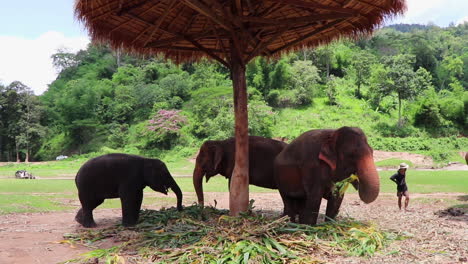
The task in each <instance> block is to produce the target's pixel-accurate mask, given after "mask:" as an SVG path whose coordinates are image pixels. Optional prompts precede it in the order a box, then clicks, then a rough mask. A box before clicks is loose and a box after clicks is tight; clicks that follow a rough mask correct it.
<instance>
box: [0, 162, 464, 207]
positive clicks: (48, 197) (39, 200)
mask: <svg viewBox="0 0 468 264" xmlns="http://www.w3.org/2000/svg"><path fill="white" fill-rule="evenodd" d="M379 173H380V177H381V181H380V182H381V192H383V193H394V192H395V191H396V187H395V184H394V183H393V182H392V181H390V180H389V177H390V176H391V175H392V174H393V173H394V172H393V171H380V172H379ZM176 181H177V183H178V184H179V186H180V188H181V189H182V190H183V192H195V190H194V188H193V184H192V178H191V177H176ZM407 183H408V186H409V190H410V192H412V193H437V192H457V193H468V172H466V171H411V170H410V171H408V176H407ZM203 189H204V191H205V192H228V186H227V180H226V179H225V178H224V177H220V176H218V177H214V178H211V179H210V181H209V182H208V183H205V182H204V186H203ZM250 191H251V192H255V193H261V192H276V191H275V190H271V189H265V188H260V187H256V186H250ZM145 192H146V193H151V192H153V191H152V190H151V189H150V188H146V189H145ZM348 192H350V193H355V192H356V191H355V190H354V189H353V188H349V189H348ZM159 200H167V201H174V202H175V198H173V197H153V196H151V197H148V195H146V196H145V201H144V204H152V203H157V202H158V201H159ZM72 203H73V204H74V205H77V204H79V202H78V197H77V190H76V187H75V182H74V181H73V180H52V179H44V180H18V179H0V214H7V213H13V212H38V211H57V210H67V209H72V208H74V207H73V206H72V205H71V204H72ZM101 207H103V208H119V207H120V202H119V200H118V199H111V200H106V202H105V203H104V204H103V205H102V206H101Z"/></svg>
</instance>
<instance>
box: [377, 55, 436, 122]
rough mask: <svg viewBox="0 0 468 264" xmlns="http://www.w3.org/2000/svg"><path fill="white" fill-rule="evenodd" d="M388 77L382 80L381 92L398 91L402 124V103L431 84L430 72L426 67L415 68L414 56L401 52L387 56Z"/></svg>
mask: <svg viewBox="0 0 468 264" xmlns="http://www.w3.org/2000/svg"><path fill="white" fill-rule="evenodd" d="M384 62H385V64H386V70H387V73H386V76H385V77H386V78H385V80H383V81H381V85H380V86H379V88H380V92H382V93H383V94H384V95H389V94H391V93H396V94H397V98H398V125H399V126H402V120H401V105H402V101H403V100H408V99H412V98H414V97H415V96H416V95H418V94H419V93H420V92H421V91H422V90H424V89H427V88H428V87H429V86H430V85H431V84H430V81H431V80H430V73H429V72H428V71H427V70H425V69H424V68H419V69H418V71H417V72H415V71H414V70H413V63H414V56H412V55H407V54H400V55H397V56H391V57H386V58H385V59H384Z"/></svg>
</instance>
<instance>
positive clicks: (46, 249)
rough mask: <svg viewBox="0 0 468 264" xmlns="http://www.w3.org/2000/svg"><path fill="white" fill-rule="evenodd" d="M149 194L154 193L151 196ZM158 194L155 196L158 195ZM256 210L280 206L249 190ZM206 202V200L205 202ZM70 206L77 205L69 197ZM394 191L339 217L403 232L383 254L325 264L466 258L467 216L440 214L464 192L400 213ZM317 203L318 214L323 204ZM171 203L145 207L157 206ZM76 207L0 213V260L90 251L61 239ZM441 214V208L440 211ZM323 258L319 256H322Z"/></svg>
mask: <svg viewBox="0 0 468 264" xmlns="http://www.w3.org/2000/svg"><path fill="white" fill-rule="evenodd" d="M151 195H153V194H151ZM158 195H160V194H154V196H158ZM184 196H185V197H184V203H185V205H190V204H192V203H193V202H195V200H196V197H195V194H194V193H184ZM206 198H207V199H206V201H208V203H210V204H212V205H214V204H215V203H216V206H217V208H228V204H229V203H228V195H227V194H226V193H206ZM251 199H254V200H255V203H254V206H255V208H254V210H255V211H256V212H257V213H262V212H267V211H268V212H271V211H273V212H276V213H277V214H278V215H279V214H280V212H281V210H282V202H281V198H280V196H279V195H278V194H277V193H255V194H251ZM210 201H211V202H210ZM215 201H216V202H215ZM70 202H71V204H72V205H76V209H78V204H77V203H75V202H74V201H70ZM396 202H397V198H396V197H395V195H393V194H381V195H380V196H379V198H378V199H377V201H376V202H374V203H372V204H369V205H365V204H363V203H362V202H361V201H360V200H359V197H358V196H357V195H356V194H348V195H346V197H345V199H344V202H343V206H342V209H341V212H340V216H349V217H353V218H356V219H359V220H368V221H372V222H374V223H376V224H377V225H378V226H379V227H380V228H382V229H385V230H393V231H396V232H399V233H401V234H404V235H406V236H408V238H407V239H405V240H403V241H396V242H393V243H392V244H391V245H390V246H389V247H387V248H386V249H385V250H384V251H383V252H380V253H379V254H377V255H376V256H374V257H372V258H370V259H368V258H358V257H344V256H343V257H341V256H340V257H333V258H331V257H329V259H324V261H325V262H328V263H461V262H466V261H467V258H468V215H467V214H466V213H465V214H464V215H461V216H452V215H450V214H448V215H444V214H443V213H439V212H440V211H444V210H447V208H449V207H450V206H452V205H454V204H458V205H463V204H464V205H465V207H466V204H467V203H468V195H467V194H462V193H440V194H412V200H411V202H410V208H411V210H410V211H409V212H400V211H399V210H398V207H397V203H396ZM325 204H326V202H325V201H324V202H323V203H322V212H324V207H323V206H324V205H325ZM162 206H166V207H168V206H173V204H158V205H144V206H143V207H144V208H146V209H159V208H160V207H162ZM465 210H466V208H465ZM75 211H76V210H73V211H66V212H51V213H26V214H8V215H0V263H11V264H14V263H17V264H24V263H47V264H50V263H59V262H63V261H66V260H69V259H73V258H76V257H79V254H81V253H84V252H87V251H89V250H92V248H87V247H84V246H80V245H70V244H66V243H65V244H64V243H60V241H62V240H64V238H63V235H64V234H66V233H73V232H76V231H77V230H78V229H80V228H81V227H80V226H79V225H78V224H77V223H76V222H75V221H74V215H75ZM445 212H446V211H445ZM95 219H96V222H97V224H98V226H99V227H98V228H102V227H106V226H109V225H112V224H115V223H117V222H119V221H120V209H99V208H98V209H97V210H96V211H95ZM112 244H113V241H102V242H100V244H98V245H97V246H99V247H101V248H106V247H110V246H111V245H112ZM322 259H323V256H322Z"/></svg>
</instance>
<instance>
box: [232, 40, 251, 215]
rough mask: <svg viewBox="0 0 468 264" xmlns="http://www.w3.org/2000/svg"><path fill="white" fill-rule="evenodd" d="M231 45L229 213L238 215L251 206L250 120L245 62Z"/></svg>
mask: <svg viewBox="0 0 468 264" xmlns="http://www.w3.org/2000/svg"><path fill="white" fill-rule="evenodd" d="M230 46H231V58H230V61H231V65H232V66H231V78H232V86H233V89H234V117H235V144H236V147H235V148H236V151H235V156H234V170H233V172H232V176H231V183H230V188H229V214H230V215H232V216H238V215H239V213H241V212H246V211H247V210H248V208H249V120H248V110H247V84H246V80H245V64H243V62H242V60H241V58H240V57H239V54H238V52H237V51H236V50H235V49H234V48H233V46H234V43H232V42H231V43H230Z"/></svg>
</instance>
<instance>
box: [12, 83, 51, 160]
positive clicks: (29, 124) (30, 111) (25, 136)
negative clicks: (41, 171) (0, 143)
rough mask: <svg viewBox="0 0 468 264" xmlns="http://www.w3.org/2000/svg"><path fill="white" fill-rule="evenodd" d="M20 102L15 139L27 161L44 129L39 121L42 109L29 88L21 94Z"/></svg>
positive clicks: (39, 141)
mask: <svg viewBox="0 0 468 264" xmlns="http://www.w3.org/2000/svg"><path fill="white" fill-rule="evenodd" d="M20 103H21V109H20V111H19V113H20V119H19V120H18V126H19V127H20V130H19V134H18V135H17V136H16V139H17V141H18V144H19V146H20V147H21V148H24V149H25V154H26V157H25V160H24V161H25V162H29V160H30V157H31V150H32V149H33V148H37V147H38V146H39V145H40V143H41V139H42V138H43V137H44V135H45V130H46V129H45V127H43V126H42V125H41V123H40V119H41V115H42V113H43V110H42V108H41V106H40V104H39V101H38V100H37V97H36V96H35V95H34V94H33V93H32V91H31V90H27V91H25V92H24V93H23V94H22V95H21V101H20Z"/></svg>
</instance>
